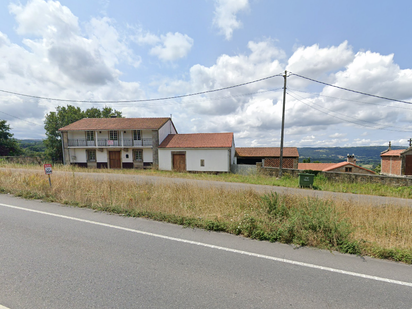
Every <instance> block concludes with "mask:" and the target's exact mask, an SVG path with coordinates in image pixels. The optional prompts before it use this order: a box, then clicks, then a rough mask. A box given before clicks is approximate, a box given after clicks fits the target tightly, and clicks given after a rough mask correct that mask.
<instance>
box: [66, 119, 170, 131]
mask: <svg viewBox="0 0 412 309" xmlns="http://www.w3.org/2000/svg"><path fill="white" fill-rule="evenodd" d="M168 120H170V118H83V119H81V120H79V121H76V122H73V123H72V124H69V125H68V126H65V127H63V128H60V129H59V131H86V130H87V131H93V130H94V131H95V130H158V129H160V128H161V127H162V126H163V125H164V124H165V123H166V122H167V121H168Z"/></svg>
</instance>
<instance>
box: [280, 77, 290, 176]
mask: <svg viewBox="0 0 412 309" xmlns="http://www.w3.org/2000/svg"><path fill="white" fill-rule="evenodd" d="M287 75H288V71H285V75H283V78H284V85H283V108H282V130H281V133H280V158H279V178H280V177H282V166H283V135H284V134H283V132H284V130H285V105H286V78H287Z"/></svg>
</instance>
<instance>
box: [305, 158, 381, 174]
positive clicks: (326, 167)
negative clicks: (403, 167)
mask: <svg viewBox="0 0 412 309" xmlns="http://www.w3.org/2000/svg"><path fill="white" fill-rule="evenodd" d="M346 165H351V166H354V167H357V168H360V169H362V170H365V171H368V172H370V173H371V174H375V172H374V171H372V170H369V169H367V168H364V167H361V166H359V165H356V164H353V163H351V162H347V161H344V162H339V163H299V164H298V169H299V170H312V171H322V172H327V171H333V170H334V169H337V168H339V167H342V166H346Z"/></svg>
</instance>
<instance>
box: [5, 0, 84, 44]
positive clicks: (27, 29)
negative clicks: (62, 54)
mask: <svg viewBox="0 0 412 309" xmlns="http://www.w3.org/2000/svg"><path fill="white" fill-rule="evenodd" d="M9 11H10V12H11V13H13V14H14V15H15V16H16V21H17V22H18V24H19V25H18V27H17V33H19V34H22V35H24V34H33V35H36V36H43V37H55V36H56V35H59V36H62V37H68V36H71V35H72V34H74V33H76V34H78V33H79V32H80V28H79V25H78V19H77V17H76V16H74V15H73V14H72V12H71V11H70V9H69V8H67V7H65V6H62V5H61V4H60V2H58V1H48V2H46V1H44V0H31V1H28V2H27V4H26V6H23V5H21V4H13V3H12V4H10V5H9Z"/></svg>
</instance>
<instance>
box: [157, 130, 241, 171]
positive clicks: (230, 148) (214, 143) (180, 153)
mask: <svg viewBox="0 0 412 309" xmlns="http://www.w3.org/2000/svg"><path fill="white" fill-rule="evenodd" d="M234 162H235V142H234V137H233V133H196V134H170V135H169V136H167V137H166V138H165V139H164V140H163V142H162V143H161V144H160V146H159V169H160V170H165V171H172V170H174V171H179V172H184V171H188V172H230V167H231V164H234Z"/></svg>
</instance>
